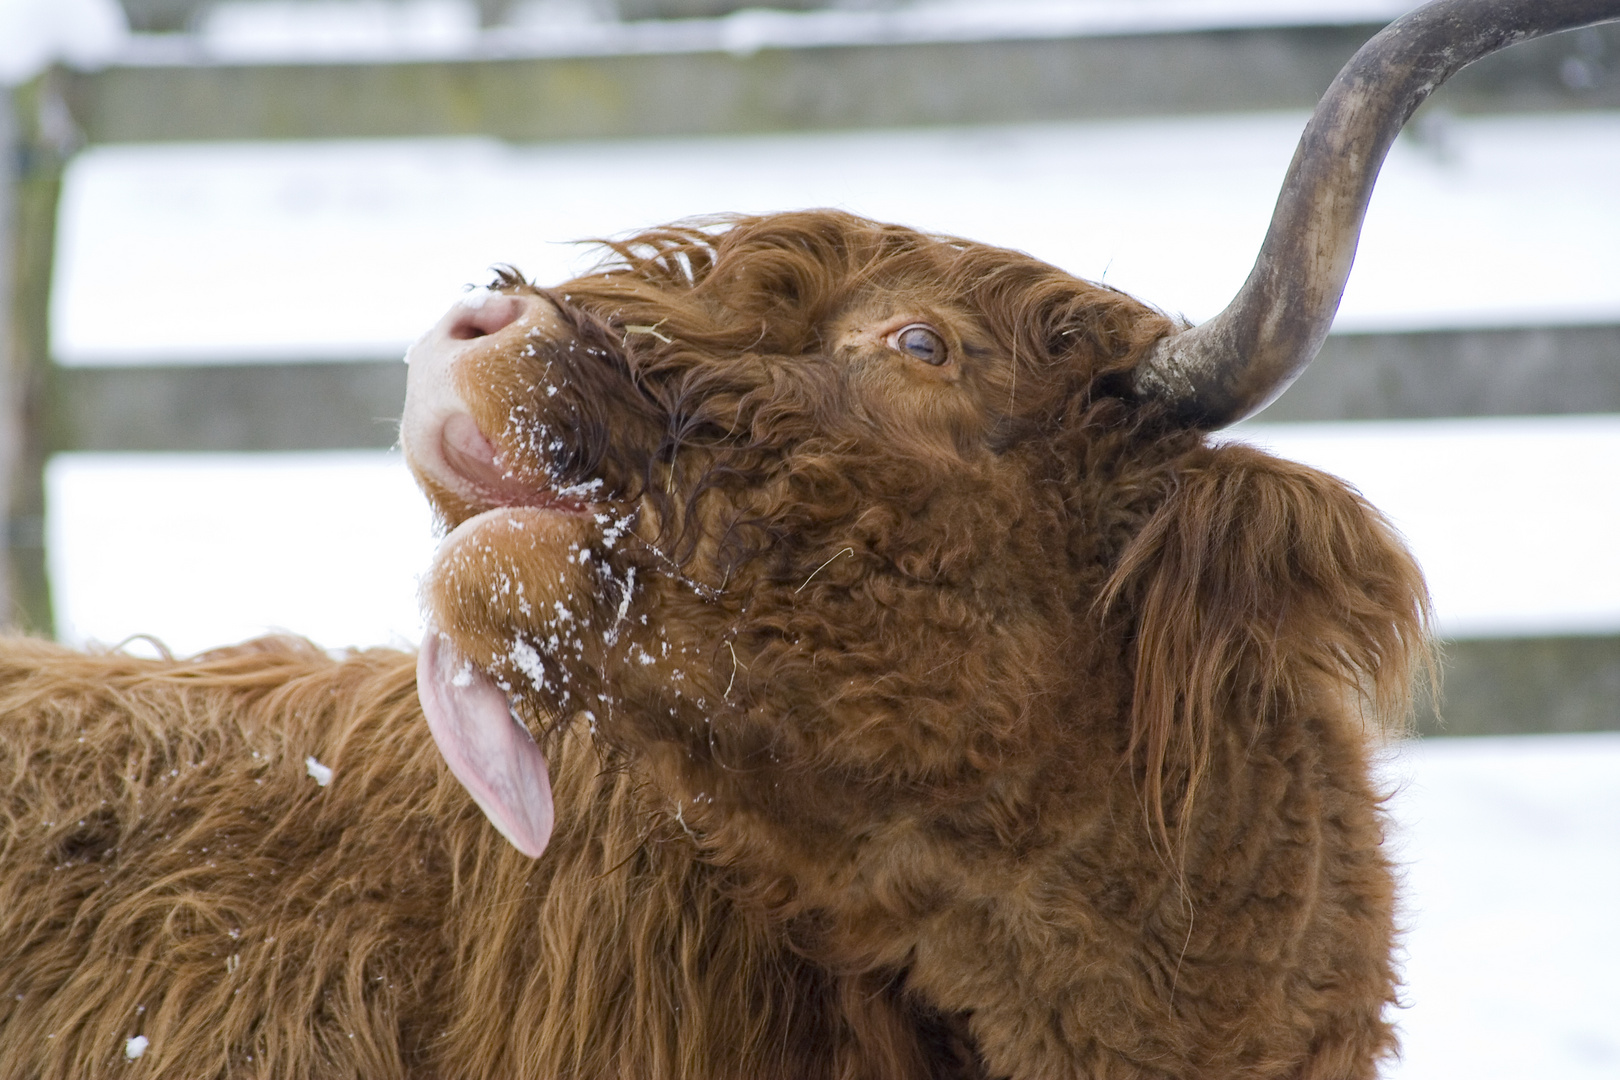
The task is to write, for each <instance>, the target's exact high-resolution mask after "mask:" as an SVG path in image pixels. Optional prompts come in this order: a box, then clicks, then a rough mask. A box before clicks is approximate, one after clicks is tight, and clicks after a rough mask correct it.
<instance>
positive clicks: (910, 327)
mask: <svg viewBox="0 0 1620 1080" xmlns="http://www.w3.org/2000/svg"><path fill="white" fill-rule="evenodd" d="M887 341H888V345H889V348H891V349H893V350H894V351H895V352H901V353H905V354H906V355H907V356H910V357H912V358H914V359H917V360H921V361H922V362H923V363H925V364H929V365H931V366H933V367H939V366H941V365H942V364H944V363H945V361H947V360H949V359H950V349H949V348H947V347H946V345H945V338H944V337H943V336H942V335H941V334H940V332H939V331H938V330H935V329H934V328H933V327H932V326H929V325H928V324H927V323H909V324H907V325H905V326H902V327H901V328H900V329H898V330H896V331H895V332H894V333H892V334H890V335H889V336H888V338H887Z"/></svg>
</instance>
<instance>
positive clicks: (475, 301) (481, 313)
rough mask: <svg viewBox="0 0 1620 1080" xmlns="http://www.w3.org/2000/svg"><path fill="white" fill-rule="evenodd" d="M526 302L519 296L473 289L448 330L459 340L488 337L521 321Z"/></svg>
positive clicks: (449, 334) (456, 308) (457, 308)
mask: <svg viewBox="0 0 1620 1080" xmlns="http://www.w3.org/2000/svg"><path fill="white" fill-rule="evenodd" d="M525 306H526V305H525V304H524V302H523V301H522V300H521V299H519V298H518V297H516V296H507V295H504V294H502V293H491V292H484V291H482V290H480V291H479V292H476V293H471V294H469V295H468V296H466V297H465V298H463V299H462V301H461V303H459V304H457V305H456V306H455V308H454V309H453V310H452V315H451V319H450V326H449V328H448V330H447V331H446V333H447V335H448V336H449V337H450V338H452V339H453V340H455V341H470V340H472V339H473V338H481V337H488V336H489V335H491V334H494V333H498V332H500V331H501V330H504V329H506V328H507V327H508V326H511V325H512V324H513V323H515V322H517V321H518V318H519V317H521V316H522V314H523V309H524V307H525Z"/></svg>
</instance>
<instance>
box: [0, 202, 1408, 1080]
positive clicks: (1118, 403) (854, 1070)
mask: <svg viewBox="0 0 1620 1080" xmlns="http://www.w3.org/2000/svg"><path fill="white" fill-rule="evenodd" d="M614 250H615V251H616V252H617V256H616V260H615V261H614V262H611V263H610V264H608V265H606V266H605V267H604V268H603V269H602V270H601V271H600V272H598V273H595V274H593V275H590V276H587V277H585V278H582V279H580V280H577V281H574V282H571V283H569V284H567V285H565V286H562V287H559V288H557V289H553V290H547V291H545V292H544V295H545V296H547V297H549V298H550V299H551V300H553V301H554V302H555V303H556V304H557V305H558V308H559V310H560V311H561V312H562V314H563V317H564V319H565V321H566V322H567V323H568V325H569V327H570V329H569V331H568V332H567V333H566V334H565V335H563V336H561V337H556V338H550V339H535V340H530V341H528V342H526V343H524V344H523V347H522V348H500V349H497V348H493V347H491V348H489V349H486V350H485V351H484V352H482V353H479V354H477V355H475V356H472V357H470V358H469V360H468V361H467V362H466V364H465V365H464V370H463V371H461V372H460V374H459V376H458V378H459V385H460V389H461V392H462V395H463V397H464V398H465V400H466V401H467V403H468V405H469V407H470V408H471V409H472V411H473V413H474V416H475V418H476V419H477V420H478V422H479V425H480V427H481V428H482V430H483V431H484V433H485V434H486V435H487V436H488V437H489V438H490V439H491V440H493V441H494V442H495V443H496V444H497V445H498V446H499V448H500V451H501V453H502V456H503V460H504V461H505V463H506V464H507V465H508V466H509V467H510V469H511V471H512V473H513V475H515V476H517V477H520V478H524V479H526V480H527V481H528V482H531V483H532V484H533V485H534V486H535V488H536V489H537V490H539V489H547V488H549V489H560V488H567V489H570V490H573V491H576V492H580V491H584V492H587V493H588V494H589V496H590V497H591V498H592V499H593V500H594V501H595V502H596V503H597V504H598V506H599V508H600V510H601V514H600V516H599V518H598V519H597V523H596V524H595V525H593V526H591V531H590V532H589V535H586V536H584V538H583V539H581V538H580V534H578V533H577V532H576V533H575V534H570V535H573V536H574V540H573V541H572V542H570V543H564V542H563V539H557V538H554V539H553V540H552V541H549V542H548V541H546V540H545V539H544V538H543V537H542V538H539V539H537V538H536V536H535V535H532V534H527V533H522V532H519V531H517V530H515V529H503V528H497V527H496V526H495V525H490V526H488V527H482V531H481V532H479V531H477V528H478V527H476V526H475V531H474V533H473V535H474V536H475V537H476V538H477V539H478V540H479V542H478V543H476V544H471V543H465V542H463V543H460V544H459V545H456V544H452V545H451V546H450V547H449V548H448V549H447V550H446V551H445V552H444V553H443V554H441V557H440V559H439V562H438V563H437V565H436V566H435V569H434V572H433V575H432V577H431V578H430V580H429V582H428V585H427V587H426V590H425V601H426V603H427V606H428V608H429V610H430V612H431V613H432V615H433V616H434V618H435V620H436V621H437V623H438V624H439V626H441V627H442V628H443V630H444V632H445V633H446V635H447V636H448V637H449V638H450V639H451V640H452V642H453V643H454V645H455V647H456V648H457V649H458V650H459V651H460V652H461V653H463V654H464V655H466V656H468V657H469V658H471V659H472V660H473V661H474V662H475V663H476V664H477V665H478V666H480V667H481V668H483V669H484V670H486V671H488V672H490V673H491V674H492V675H494V676H495V677H497V678H499V679H501V680H502V681H503V682H504V683H505V684H506V685H508V686H510V688H511V692H512V694H513V697H514V705H515V708H517V709H518V710H519V711H520V712H521V713H522V714H523V715H525V716H526V717H527V718H528V719H529V721H530V723H531V727H532V728H533V729H534V730H535V731H536V732H537V733H539V734H541V736H542V740H543V742H544V744H545V745H546V747H547V749H548V752H549V755H550V760H551V771H552V776H553V782H554V784H555V786H556V812H557V828H556V832H555V834H554V836H553V838H552V841H551V846H550V848H549V849H548V850H547V851H546V852H545V854H544V855H543V856H542V857H541V858H539V859H537V860H530V859H528V858H526V857H524V856H522V855H520V854H519V853H518V852H516V851H515V850H513V849H511V848H510V847H509V846H508V845H507V844H506V843H505V842H504V841H503V840H502V839H501V838H500V837H499V836H498V835H497V834H496V832H495V831H494V829H493V828H491V827H490V826H489V825H488V824H487V823H485V821H484V819H483V818H482V816H481V815H480V814H479V813H478V811H477V809H476V807H475V806H474V805H473V803H472V802H471V800H470V799H469V798H467V797H466V796H465V795H464V794H463V793H462V791H461V789H460V788H459V787H458V786H457V785H456V784H455V782H454V780H453V779H451V778H450V776H449V774H448V772H447V771H446V770H445V768H444V767H443V766H442V764H441V763H440V760H439V758H438V755H437V754H436V752H435V750H434V748H433V745H432V743H431V740H430V739H429V738H428V735H427V732H426V730H425V725H424V724H423V722H422V719H421V713H420V710H419V708H418V705H417V703H416V700H415V695H414V686H413V675H414V672H413V667H412V663H413V661H412V658H411V657H409V656H404V655H397V654H392V653H386V652H376V653H363V654H359V655H356V656H352V657H349V658H347V659H343V660H332V659H329V658H327V657H326V656H324V655H323V654H320V653H317V652H314V651H312V650H309V649H307V648H302V647H299V646H297V645H295V644H288V643H282V642H268V643H262V644H260V645H256V646H249V647H245V648H242V649H236V650H227V651H224V652H221V653H217V654H212V655H209V656H205V657H201V658H198V659H196V660H192V661H184V662H156V661H145V660H135V659H129V658H126V657H122V656H118V655H111V656H95V657H85V656H80V655H75V654H72V653H69V652H66V651H63V650H60V649H57V648H54V647H51V646H47V645H42V644H35V643H27V642H13V643H11V644H9V645H7V646H5V648H4V649H3V650H0V755H3V756H0V776H3V781H4V790H5V801H4V803H3V807H4V814H5V824H4V841H3V842H4V851H3V854H0V958H3V959H0V1077H3V1078H10V1077H18V1078H21V1077H29V1078H39V1080H47V1078H49V1080H58V1078H62V1080H65V1078H68V1077H75V1078H78V1077H85V1076H98V1075H104V1074H109V1073H114V1072H117V1073H118V1074H119V1075H136V1074H145V1075H152V1076H163V1077H171V1076H172V1077H225V1076H263V1077H289V1078H293V1077H296V1078H300V1080H316V1078H325V1077H365V1078H367V1080H383V1078H388V1077H445V1078H456V1080H461V1078H485V1080H514V1078H518V1077H545V1078H553V1077H575V1078H581V1080H584V1078H591V1080H607V1078H611V1077H623V1078H630V1077H635V1078H666V1077H667V1078H693V1080H695V1078H702V1077H713V1078H729V1080H757V1078H766V1077H770V1078H776V1077H781V1078H801V1077H802V1078H806V1080H808V1078H812V1077H814V1078H849V1080H853V1078H857V1077H871V1078H884V1080H889V1078H893V1080H900V1078H909V1077H1020V1078H1030V1080H1057V1078H1064V1077H1073V1078H1081V1077H1084V1078H1089V1080H1127V1078H1130V1080H1146V1078H1172V1077H1174V1078H1194V1077H1208V1078H1215V1077H1220V1078H1237V1077H1243V1078H1262V1077H1277V1078H1300V1080H1305V1078H1312V1080H1350V1078H1365V1077H1371V1076H1373V1075H1374V1074H1375V1071H1376V1062H1377V1061H1378V1060H1379V1059H1380V1058H1381V1057H1382V1056H1384V1055H1385V1054H1387V1053H1388V1052H1390V1050H1391V1049H1392V1046H1393V1038H1392V1035H1391V1032H1390V1028H1389V1026H1388V1023H1387V1021H1386V1020H1385V1018H1384V1016H1383V1012H1384V1009H1385V1007H1386V1006H1387V1005H1388V1004H1389V1003H1390V1002H1391V1001H1392V1000H1393V997H1394V987H1395V979H1394V975H1393V972H1392V968H1391V961H1390V948H1391V938H1392V932H1393V931H1392V920H1391V907H1392V885H1391V876H1390V870H1389V866H1388V863H1387V861H1386V858H1385V856H1384V855H1383V853H1382V852H1381V850H1380V842H1381V839H1382V832H1383V821H1382V817H1381V813H1380V810H1379V802H1378V796H1377V794H1376V792H1375V791H1374V790H1373V787H1372V785H1371V783H1370V781H1369V777H1368V768H1367V758H1368V753H1369V746H1370V744H1371V740H1372V739H1374V738H1375V737H1376V736H1377V734H1378V733H1379V731H1380V730H1381V728H1383V727H1385V726H1387V725H1389V724H1392V723H1398V722H1399V721H1400V718H1401V717H1402V716H1403V715H1404V710H1405V707H1406V695H1407V691H1408V683H1409V678H1410V675H1411V669H1412V664H1413V662H1414V660H1415V659H1417V658H1419V657H1420V656H1421V649H1422V642H1423V620H1424V610H1425V601H1424V592H1423V587H1422V583H1421V580H1420V578H1419V576H1418V572H1417V570H1416V568H1415V567H1414V565H1413V563H1412V561H1411V559H1410V558H1409V557H1408V556H1407V554H1406V553H1405V551H1404V550H1403V549H1402V547H1401V545H1400V543H1399V542H1398V540H1397V539H1396V538H1395V536H1394V535H1393V533H1392V531H1391V530H1390V529H1389V527H1388V525H1387V524H1386V523H1385V522H1384V521H1383V520H1382V519H1381V518H1380V517H1379V515H1378V514H1377V513H1376V512H1375V511H1374V510H1372V509H1371V508H1370V507H1369V506H1368V505H1367V504H1366V503H1364V502H1363V501H1362V500H1361V499H1360V497H1359V496H1358V495H1357V494H1356V493H1355V492H1353V491H1351V490H1350V489H1348V488H1347V487H1346V486H1345V485H1344V484H1343V483H1341V482H1339V481H1337V480H1335V479H1333V478H1331V477H1328V476H1324V475H1322V474H1320V473H1317V472H1314V471H1312V470H1310V469H1307V468H1304V467H1302V466H1298V465H1294V464H1291V463H1288V462H1283V461H1279V460H1277V459H1274V458H1271V457H1268V456H1266V455H1264V454H1261V453H1258V452H1256V451H1254V450H1251V449H1248V448H1246V447H1243V446H1240V445H1222V444H1218V443H1213V442H1211V441H1210V440H1208V439H1207V438H1204V437H1201V436H1199V435H1198V434H1196V433H1189V432H1184V431H1178V430H1175V429H1173V428H1171V427H1170V426H1168V425H1167V423H1166V422H1165V420H1164V418H1163V417H1162V415H1161V414H1160V413H1159V412H1158V411H1157V410H1156V409H1155V408H1154V407H1153V406H1152V405H1151V404H1145V403H1141V402H1136V401H1132V400H1130V398H1129V396H1128V394H1127V393H1126V391H1125V388H1126V387H1127V386H1128V380H1127V379H1126V378H1125V376H1126V375H1127V374H1128V373H1129V371H1130V369H1131V367H1132V365H1133V364H1134V363H1135V362H1136V361H1137V359H1138V358H1139V357H1140V355H1141V354H1142V351H1143V350H1144V348H1145V347H1146V346H1147V345H1148V344H1149V343H1151V342H1152V341H1153V340H1155V339H1156V338H1157V337H1159V336H1161V335H1162V334H1164V333H1165V332H1166V331H1167V330H1168V329H1169V324H1168V323H1167V321H1166V320H1165V319H1164V318H1163V317H1162V316H1161V315H1159V314H1158V313H1156V312H1154V311H1153V310H1151V309H1149V308H1147V307H1145V306H1143V305H1141V304H1139V303H1137V302H1136V301H1134V300H1132V299H1130V298H1128V297H1126V296H1123V295H1121V294H1119V293H1116V292H1113V291H1111V290H1108V289H1105V288H1101V287H1098V286H1095V285H1091V284H1088V283H1086V282H1083V281H1079V280H1076V279H1074V278H1072V277H1070V276H1068V275H1066V274H1063V273H1062V272H1060V271H1058V270H1055V269H1053V268H1051V267H1049V266H1046V265H1044V264H1042V263H1039V262H1037V261H1035V260H1033V259H1030V258H1028V257H1027V256H1023V255H1020V254H1017V253H1014V252H1008V251H1002V250H998V249H994V248H989V247H984V246H981V245H977V244H971V243H966V242H962V241H956V240H949V239H942V238H937V237H930V236H925V235H922V234H918V233H915V232H912V231H909V230H906V229H901V228H897V227H892V226H884V225H878V224H875V223H872V222H868V221H864V220H861V219H858V218H854V217H850V216H847V215H842V214H836V213H830V212H815V213H803V214H791V215H777V216H773V217H765V218H741V219H734V220H729V221H726V222H721V223H713V224H710V225H708V226H705V227H692V228H671V229H665V230H659V231H656V232H653V233H649V234H647V235H644V236H642V237H639V238H636V239H634V240H632V241H628V242H625V243H622V244H617V245H614ZM498 287H500V288H503V289H506V290H509V291H514V292H517V291H523V290H529V289H530V286H528V285H526V284H524V283H523V282H522V281H521V279H519V278H517V277H516V276H515V275H510V274H509V275H505V276H504V277H503V278H502V279H501V281H500V282H499V283H498ZM906 320H911V321H920V322H925V323H927V324H929V325H930V326H932V327H933V328H934V329H935V330H936V331H937V332H938V333H939V335H940V338H941V340H943V341H944V342H945V344H946V347H947V350H948V354H949V359H948V362H947V363H946V364H943V365H933V364H925V363H923V362H921V361H920V360H918V359H916V358H915V357H912V356H908V355H905V354H904V353H901V352H899V351H896V350H894V349H892V348H887V347H884V346H883V345H882V343H881V340H880V339H873V338H871V337H870V336H865V337H863V336H862V334H863V332H865V331H867V330H870V329H871V328H872V327H881V326H887V325H890V324H891V323H895V322H902V323H903V322H904V321H906ZM424 485H425V487H426V488H427V489H428V492H429V495H430V497H431V498H433V499H434V501H435V504H436V506H437V508H438V509H439V511H440V513H441V514H442V515H443V516H444V518H445V519H446V521H447V523H448V524H449V525H451V526H455V525H457V524H459V523H461V522H463V521H464V520H467V519H469V518H472V517H473V516H474V515H476V514H478V513H479V512H480V511H483V510H484V509H486V508H485V507H483V506H476V505H469V504H467V503H465V502H463V501H461V500H458V499H457V498H456V497H454V496H452V495H451V494H450V493H448V492H447V491H445V490H443V489H442V488H441V487H439V486H438V485H436V484H434V483H433V482H432V481H431V478H426V477H424ZM496 524H497V525H498V524H499V522H497V523H496ZM459 535H462V534H458V536H459ZM581 547H584V548H588V549H589V552H590V555H589V557H588V558H587V557H585V556H584V555H582V554H580V552H579V551H578V549H579V548H581ZM306 755H313V756H315V757H316V758H318V759H319V760H320V761H322V762H324V763H326V764H328V765H330V766H332V767H333V769H334V773H335V777H334V779H333V781H332V783H331V785H330V786H329V787H325V788H322V787H318V786H317V785H316V784H315V783H314V781H312V780H311V779H309V778H308V777H307V776H306V775H305V768H304V758H305V756H306ZM137 1033H144V1034H145V1035H147V1036H148V1037H149V1038H150V1040H151V1043H150V1049H149V1050H148V1051H147V1053H146V1056H145V1057H144V1058H142V1059H141V1060H140V1061H139V1062H138V1063H136V1064H135V1065H133V1066H130V1065H127V1064H126V1063H125V1062H124V1059H123V1051H124V1040H125V1038H127V1037H128V1036H131V1035H134V1034H137Z"/></svg>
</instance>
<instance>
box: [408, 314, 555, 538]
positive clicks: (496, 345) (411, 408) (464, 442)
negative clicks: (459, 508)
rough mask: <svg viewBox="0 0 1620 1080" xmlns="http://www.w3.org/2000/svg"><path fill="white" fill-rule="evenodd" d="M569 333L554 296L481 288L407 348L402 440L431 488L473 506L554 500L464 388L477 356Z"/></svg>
mask: <svg viewBox="0 0 1620 1080" xmlns="http://www.w3.org/2000/svg"><path fill="white" fill-rule="evenodd" d="M566 333H567V331H566V329H565V327H564V325H563V323H562V320H561V319H560V318H559V317H558V314H557V311H556V309H555V308H554V307H553V306H552V305H551V303H550V302H549V301H547V300H546V299H544V298H543V297H540V296H537V295H535V294H533V293H508V292H493V291H490V290H488V289H475V290H473V291H472V292H469V293H468V294H467V295H466V296H465V297H463V298H462V299H461V300H460V301H459V302H458V303H456V304H454V305H453V306H452V307H451V308H450V310H449V311H447V312H445V314H444V315H443V317H441V318H440V319H439V321H438V322H437V323H435V324H434V325H433V327H432V328H431V329H429V330H428V331H427V333H425V334H423V335H422V336H421V337H420V338H419V339H417V341H416V343H415V344H413V345H412V346H411V347H410V350H409V351H408V352H407V353H406V354H405V362H406V363H407V364H409V365H410V374H409V376H408V378H407V381H406V391H405V414H404V417H403V419H402V420H401V421H400V443H401V445H402V446H403V447H404V450H405V459H406V461H407V462H408V463H409V464H410V467H411V469H412V471H414V472H415V473H416V474H417V477H418V479H419V480H421V481H422V482H423V485H424V487H426V488H427V489H428V490H429V491H430V492H437V493H443V494H448V495H450V496H452V497H453V498H454V499H455V500H457V501H458V502H460V503H462V504H464V505H465V507H466V509H467V510H469V511H477V510H480V509H485V508H489V507H496V506H517V505H529V506H532V505H539V504H542V503H547V502H550V501H553V500H551V499H550V498H548V496H549V494H550V493H549V492H548V491H547V490H546V489H545V488H544V487H537V486H536V484H535V482H534V478H533V477H530V476H525V475H523V472H524V470H522V469H521V468H520V467H519V465H520V463H519V462H517V461H515V460H513V459H512V455H511V454H510V453H508V452H507V451H505V450H503V448H502V446H501V444H500V438H499V434H500V433H498V432H486V431H485V430H484V429H483V428H482V427H481V426H480V425H479V423H478V421H477V420H476V419H475V418H474V416H473V413H472V410H470V409H469V408H468V407H467V404H466V398H467V396H469V395H467V394H464V392H463V386H464V385H465V382H464V380H466V379H467V378H468V377H469V375H470V372H471V370H472V369H473V368H474V367H475V366H477V365H476V363H475V361H490V360H491V359H492V358H495V357H500V356H512V355H517V354H518V353H520V352H521V351H522V350H523V349H525V348H533V347H534V345H535V343H536V342H538V341H540V340H543V339H546V338H553V337H560V336H562V335H564V334H566Z"/></svg>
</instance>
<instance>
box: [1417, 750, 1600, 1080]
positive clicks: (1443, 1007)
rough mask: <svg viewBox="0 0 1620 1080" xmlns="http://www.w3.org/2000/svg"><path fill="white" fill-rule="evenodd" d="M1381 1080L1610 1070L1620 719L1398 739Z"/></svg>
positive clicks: (1546, 1079)
mask: <svg viewBox="0 0 1620 1080" xmlns="http://www.w3.org/2000/svg"><path fill="white" fill-rule="evenodd" d="M1385 776H1386V777H1388V778H1389V779H1390V781H1391V782H1392V783H1393V784H1394V786H1395V789H1396V795H1395V798H1394V800H1393V802H1392V809H1393V811H1394V815H1395V818H1396V820H1397V822H1398V827H1397V831H1396V842H1395V847H1394V851H1395V854H1396V857H1397V859H1398V860H1399V861H1400V862H1401V863H1403V864H1404V865H1405V867H1406V888H1405V893H1404V909H1405V912H1406V915H1405V921H1406V925H1407V926H1408V927H1409V928H1410V929H1409V932H1408V933H1407V936H1406V954H1407V959H1406V980H1407V989H1406V995H1405V996H1406V1001H1407V1003H1408V1004H1409V1005H1410V1008H1408V1009H1404V1010H1402V1011H1401V1013H1400V1014H1399V1016H1400V1024H1401V1027H1402V1029H1403V1040H1404V1043H1405V1059H1404V1060H1403V1061H1402V1062H1401V1063H1399V1064H1398V1065H1396V1066H1395V1067H1393V1068H1391V1069H1389V1070H1388V1071H1387V1073H1386V1076H1387V1077H1389V1078H1390V1080H1461V1078H1466V1080H1600V1078H1602V1080H1615V1078H1616V1077H1620V981H1617V980H1616V979H1615V977H1614V972H1615V968H1616V966H1617V964H1620V918H1617V917H1616V915H1617V913H1620V733H1604V734H1598V735H1548V736H1510V737H1506V738H1489V739H1429V740H1424V741H1422V742H1417V743H1411V744H1406V745H1404V746H1402V747H1401V748H1400V749H1399V750H1398V751H1397V752H1396V753H1395V754H1394V755H1392V759H1391V761H1390V762H1389V763H1388V765H1387V767H1386V770H1385Z"/></svg>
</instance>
